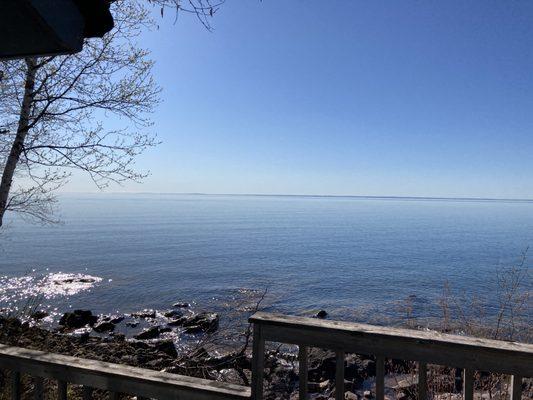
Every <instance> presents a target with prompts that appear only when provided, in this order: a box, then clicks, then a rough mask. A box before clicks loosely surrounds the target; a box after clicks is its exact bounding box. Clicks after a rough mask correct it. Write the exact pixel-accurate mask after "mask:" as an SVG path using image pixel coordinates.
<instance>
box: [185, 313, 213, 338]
mask: <svg viewBox="0 0 533 400" xmlns="http://www.w3.org/2000/svg"><path fill="white" fill-rule="evenodd" d="M219 320H220V319H219V317H218V314H215V313H207V312H203V313H200V314H196V315H194V316H192V317H190V318H187V320H186V321H185V322H184V323H183V326H184V327H185V328H187V329H185V332H187V333H200V332H206V333H211V332H215V331H216V330H217V329H218V324H219Z"/></svg>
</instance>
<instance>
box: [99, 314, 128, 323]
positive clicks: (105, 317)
mask: <svg viewBox="0 0 533 400" xmlns="http://www.w3.org/2000/svg"><path fill="white" fill-rule="evenodd" d="M100 320H102V321H106V322H111V323H112V324H118V323H120V322H122V321H124V316H123V315H102V316H101V317H100Z"/></svg>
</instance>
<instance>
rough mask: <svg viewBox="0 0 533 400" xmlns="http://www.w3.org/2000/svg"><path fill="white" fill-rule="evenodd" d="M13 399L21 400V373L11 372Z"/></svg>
mask: <svg viewBox="0 0 533 400" xmlns="http://www.w3.org/2000/svg"><path fill="white" fill-rule="evenodd" d="M11 398H12V399H13V400H20V372H18V371H11Z"/></svg>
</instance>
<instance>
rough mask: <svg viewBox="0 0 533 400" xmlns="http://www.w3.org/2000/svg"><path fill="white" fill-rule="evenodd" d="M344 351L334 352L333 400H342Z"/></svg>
mask: <svg viewBox="0 0 533 400" xmlns="http://www.w3.org/2000/svg"><path fill="white" fill-rule="evenodd" d="M344 355H345V354H344V351H337V352H336V353H335V400H344Z"/></svg>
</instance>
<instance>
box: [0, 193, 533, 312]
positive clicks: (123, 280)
mask: <svg viewBox="0 0 533 400" xmlns="http://www.w3.org/2000/svg"><path fill="white" fill-rule="evenodd" d="M60 209H61V218H62V220H63V224H61V225H55V226H35V225H31V224H27V223H24V222H22V221H20V220H10V221H9V222H8V224H7V229H6V230H4V232H3V233H2V234H1V235H0V240H1V242H0V271H1V274H2V275H4V277H3V278H2V279H3V280H2V282H3V286H4V287H3V290H4V298H3V300H4V302H6V301H9V296H11V297H12V298H14V297H17V296H18V297H23V296H24V293H26V292H25V290H27V286H28V285H30V286H31V283H32V282H35V280H38V279H41V277H43V276H44V277H46V276H49V275H50V274H56V273H58V272H62V273H76V274H78V273H82V274H89V275H91V276H95V277H98V278H101V281H100V282H97V283H96V284H94V285H92V286H91V288H90V290H82V291H79V292H77V291H76V290H74V291H73V292H72V293H76V294H72V295H68V294H69V293H59V294H56V295H52V296H48V297H50V298H49V299H45V302H47V304H48V305H50V306H52V307H59V309H60V310H62V309H64V308H66V307H84V308H90V309H92V310H93V311H95V312H111V311H120V312H131V311H136V310H138V309H141V308H147V307H149V308H158V309H164V308H168V307H169V306H170V305H171V304H172V303H174V302H176V301H178V300H182V301H187V302H195V303H196V304H197V305H198V307H201V308H205V309H218V308H220V307H221V305H222V304H226V305H227V304H229V303H228V301H229V300H230V299H234V298H235V297H238V296H239V295H240V294H243V293H247V292H248V291H250V292H253V291H254V290H259V291H260V290H262V289H263V288H265V287H268V301H267V303H266V304H267V305H268V308H269V309H270V310H276V311H281V312H292V313H305V312H310V310H316V309H325V310H327V311H329V312H330V314H332V315H333V316H335V317H339V318H343V317H344V318H347V317H348V316H349V315H350V314H351V313H352V312H353V311H354V310H363V309H372V310H373V311H372V313H373V314H375V313H377V314H380V313H382V314H384V315H385V314H391V313H394V312H395V311H394V310H395V306H394V305H395V304H396V302H397V301H398V300H402V299H405V298H409V297H410V298H411V299H412V301H414V303H415V305H416V306H417V311H416V312H418V313H421V314H424V313H426V314H428V315H430V314H432V313H437V312H438V309H437V308H436V306H435V305H436V304H437V303H438V299H439V297H440V296H441V295H442V292H443V287H444V284H445V282H449V285H450V287H451V288H452V290H453V291H455V292H456V293H462V292H464V293H465V294H466V295H468V296H470V295H475V296H477V297H479V298H480V299H482V301H483V302H485V303H486V304H487V305H488V306H489V307H490V306H491V305H494V304H495V300H496V296H497V292H496V287H497V285H496V271H497V270H499V269H502V268H505V267H508V266H510V265H512V264H516V263H517V262H518V261H519V259H520V255H521V253H522V252H523V251H524V250H525V249H526V248H527V247H528V246H530V245H531V244H533V203H531V202H510V201H507V202H505V201H452V200H413V199H411V200H409V199H363V198H348V197H346V198H340V197H303V196H302V197H300V196H298V197H287V196H285V197H284V196H263V197H261V196H218V195H217V196H215V195H148V194H146V195H144V194H138V195H103V194H102V195H68V196H67V195H65V196H62V198H61V205H60ZM527 262H528V263H529V261H527ZM15 277H16V278H17V279H14V278H15ZM21 277H24V278H22V279H21ZM25 285H26V286H25ZM367 315H368V314H367ZM362 318H363V319H364V317H362Z"/></svg>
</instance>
